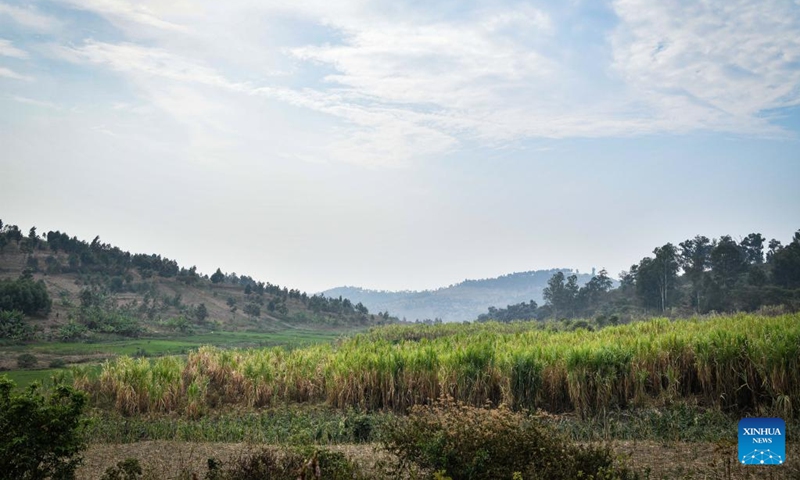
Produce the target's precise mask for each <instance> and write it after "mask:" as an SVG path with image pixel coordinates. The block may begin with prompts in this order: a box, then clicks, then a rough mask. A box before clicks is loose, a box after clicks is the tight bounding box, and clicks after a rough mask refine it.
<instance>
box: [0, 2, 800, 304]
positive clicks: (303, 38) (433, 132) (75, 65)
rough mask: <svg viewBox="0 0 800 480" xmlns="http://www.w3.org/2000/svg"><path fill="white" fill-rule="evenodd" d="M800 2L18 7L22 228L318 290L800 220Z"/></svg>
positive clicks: (615, 266) (13, 188) (437, 280)
mask: <svg viewBox="0 0 800 480" xmlns="http://www.w3.org/2000/svg"><path fill="white" fill-rule="evenodd" d="M798 186H800V1H799V0H758V1H755V0H754V1H737V0H703V1H694V0H692V1H689V0H686V1H682V0H662V1H657V0H651V1H645V0H615V1H597V0H591V1H589V0H586V1H582V0H572V1H564V2H544V1H542V2H536V1H530V2H516V1H505V0H499V1H465V0H458V1H456V0H451V1H433V2H430V1H426V2H420V1H397V0H392V1H382V0H373V1H369V2H367V1H362V0H337V1H335V2H331V1H319V0H317V1H307V2H306V1H269V0H266V1H264V0H259V1H253V0H226V1H224V2H220V1H206V0H192V1H183V0H175V1H164V0H158V1H155V0H136V1H133V0H130V1H129V0H53V1H34V2H14V1H9V0H0V219H2V220H3V221H4V222H5V223H12V224H17V225H19V226H20V227H21V228H23V229H24V230H25V231H27V229H28V228H30V226H33V225H35V226H36V227H37V228H38V230H39V232H40V233H41V232H46V231H47V230H61V231H66V232H67V233H69V234H70V235H77V236H78V237H79V238H83V239H86V240H88V241H91V239H92V238H94V237H95V236H96V235H100V237H101V239H102V241H103V242H105V243H111V244H113V245H117V246H119V247H120V248H123V249H125V250H129V251H131V252H142V253H158V254H161V255H163V256H166V257H169V258H173V259H176V260H178V262H179V263H180V264H181V265H183V266H187V267H189V266H192V265H196V266H197V267H198V269H199V270H200V271H201V272H204V273H208V274H210V273H213V271H214V270H215V269H216V268H217V267H221V268H222V270H223V271H226V272H236V273H238V274H240V275H241V274H247V275H250V276H252V277H254V278H256V279H259V280H263V281H269V282H272V283H275V284H279V285H287V286H289V287H293V288H300V289H302V290H305V291H309V292H316V291H321V290H323V289H326V288H331V287H335V286H341V285H352V286H361V287H366V288H374V289H388V290H403V289H427V288H436V287H441V286H447V285H450V284H453V283H456V282H459V281H462V280H464V279H467V278H470V279H476V278H488V277H494V276H497V275H502V274H507V273H511V272H519V271H525V270H533V269H542V268H556V267H558V268H574V269H579V270H580V271H590V270H591V268H592V267H595V268H597V269H600V268H606V269H607V270H608V271H609V272H610V273H611V275H612V276H616V275H617V274H618V273H619V272H620V271H621V270H623V269H627V268H629V266H630V265H631V264H633V263H637V262H638V261H639V260H640V259H641V258H642V257H644V256H646V255H648V254H650V253H651V252H652V250H653V249H654V248H655V247H657V246H660V245H663V244H665V243H667V242H672V243H675V244H677V243H678V242H681V241H683V240H685V239H687V238H691V237H694V236H695V235H698V234H702V235H706V236H708V237H719V236H721V235H731V236H733V237H734V238H740V237H743V236H745V235H747V234H748V233H751V232H760V233H762V234H764V236H765V237H767V238H777V239H779V240H781V241H783V242H784V243H786V242H787V241H788V240H790V239H791V237H792V234H793V232H795V231H796V230H798V229H800V188H798Z"/></svg>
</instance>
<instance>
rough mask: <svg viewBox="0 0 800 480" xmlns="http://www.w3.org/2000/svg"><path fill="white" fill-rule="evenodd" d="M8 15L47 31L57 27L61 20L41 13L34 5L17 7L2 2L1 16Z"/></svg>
mask: <svg viewBox="0 0 800 480" xmlns="http://www.w3.org/2000/svg"><path fill="white" fill-rule="evenodd" d="M3 15H8V16H9V17H11V19H12V20H14V21H15V22H17V23H19V24H20V25H23V26H25V27H28V28H30V29H33V30H36V31H39V32H46V31H49V30H52V29H53V28H55V27H57V26H58V24H59V22H58V21H57V20H55V19H54V18H52V17H49V16H47V15H43V14H41V13H40V12H39V11H38V10H37V9H35V8H33V7H30V6H29V7H25V8H23V7H16V6H13V5H8V4H6V3H0V17H2V16H3Z"/></svg>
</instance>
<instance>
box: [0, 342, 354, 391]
mask: <svg viewBox="0 0 800 480" xmlns="http://www.w3.org/2000/svg"><path fill="white" fill-rule="evenodd" d="M348 333H354V331H353V330H308V329H299V328H298V329H287V330H282V331H276V332H270V333H260V332H223V331H219V332H213V333H203V334H196V335H183V336H171V337H164V338H139V339H130V340H113V341H106V342H97V343H85V342H47V343H45V342H42V343H37V344H29V345H14V346H5V347H0V350H2V351H4V352H7V353H10V354H11V355H13V356H16V355H17V354H21V353H32V354H33V355H36V356H40V355H55V356H68V355H70V356H81V355H86V356H91V355H101V356H121V355H125V356H135V355H138V356H142V355H144V356H148V357H161V356H165V355H185V354H187V353H189V352H190V351H192V350H197V349H198V348H200V347H202V346H203V345H213V346H216V347H220V348H247V347H275V346H283V347H286V348H289V349H293V348H300V347H305V346H309V345H314V344H318V343H328V342H332V341H334V340H337V339H339V338H342V337H343V336H345V335H347V334H348ZM40 364H46V362H43V361H41V360H40ZM97 370H98V371H99V366H98V367H97ZM59 371H60V370H59V369H39V370H11V371H7V372H4V373H5V374H7V375H8V376H9V378H11V379H12V380H14V381H15V382H16V384H17V387H18V388H24V387H27V386H28V385H30V384H31V383H32V382H34V381H37V380H38V381H40V382H42V383H44V384H48V383H49V381H50V376H51V375H53V374H54V373H56V372H59ZM61 371H62V372H63V371H66V370H61Z"/></svg>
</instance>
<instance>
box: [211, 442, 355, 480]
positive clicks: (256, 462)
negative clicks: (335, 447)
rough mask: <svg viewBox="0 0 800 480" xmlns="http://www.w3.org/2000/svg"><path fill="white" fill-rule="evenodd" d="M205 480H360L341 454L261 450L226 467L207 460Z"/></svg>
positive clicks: (325, 451)
mask: <svg viewBox="0 0 800 480" xmlns="http://www.w3.org/2000/svg"><path fill="white" fill-rule="evenodd" d="M205 478H206V480H296V479H307V480H312V479H323V478H324V479H326V480H358V479H361V478H364V477H363V476H362V475H360V473H359V472H358V470H357V469H356V468H355V466H354V465H353V464H352V463H351V462H350V461H349V460H347V458H346V457H345V456H344V454H342V453H340V452H332V451H330V450H324V449H319V450H316V449H301V450H290V451H287V452H278V451H276V450H269V449H263V450H261V451H259V452H256V453H253V454H251V455H248V456H244V457H241V458H239V459H238V460H236V461H234V462H232V463H231V464H230V465H228V466H222V465H221V463H220V462H219V461H217V460H215V459H213V458H209V459H208V473H206V476H205Z"/></svg>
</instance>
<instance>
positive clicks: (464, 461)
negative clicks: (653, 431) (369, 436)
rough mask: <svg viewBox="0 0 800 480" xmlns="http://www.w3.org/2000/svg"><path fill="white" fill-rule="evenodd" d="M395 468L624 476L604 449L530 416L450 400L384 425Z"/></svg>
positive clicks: (456, 476)
mask: <svg viewBox="0 0 800 480" xmlns="http://www.w3.org/2000/svg"><path fill="white" fill-rule="evenodd" d="M382 443H383V446H384V448H385V449H386V450H388V451H389V452H390V453H392V454H394V455H395V456H396V457H397V458H398V464H397V472H395V473H400V472H401V471H403V470H406V471H409V472H410V471H411V467H414V466H416V467H418V468H421V469H423V470H425V471H428V472H430V473H432V474H433V473H438V474H439V475H440V476H441V477H444V476H447V477H450V478H452V479H453V480H478V479H487V480H489V479H499V478H508V479H510V478H512V477H513V476H514V475H515V474H517V475H518V474H520V473H521V474H522V476H523V478H525V479H549V480H555V479H574V478H581V476H584V477H588V476H590V475H591V476H594V478H604V479H605V478H627V472H626V471H624V470H622V469H616V470H615V467H614V465H613V457H612V455H611V452H610V451H609V450H608V449H605V448H596V447H577V446H574V445H572V444H570V443H569V442H568V441H567V440H566V439H565V438H563V437H561V436H559V435H558V434H556V433H555V432H554V431H552V430H550V429H548V428H546V427H545V426H544V425H542V424H540V423H539V422H538V421H537V420H535V419H534V418H531V417H529V416H526V415H524V414H522V413H515V412H512V411H510V410H509V409H507V408H505V407H500V408H497V409H488V408H479V407H472V406H469V405H466V404H463V403H460V402H455V401H453V400H451V399H449V398H443V399H441V400H439V401H438V402H437V403H435V404H434V405H430V406H415V407H413V408H412V409H411V412H410V413H409V415H408V416H407V417H398V418H397V419H395V420H394V421H393V422H389V423H388V424H387V425H386V426H385V427H384V432H383V438H382Z"/></svg>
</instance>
